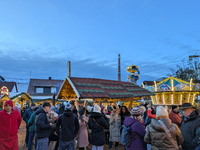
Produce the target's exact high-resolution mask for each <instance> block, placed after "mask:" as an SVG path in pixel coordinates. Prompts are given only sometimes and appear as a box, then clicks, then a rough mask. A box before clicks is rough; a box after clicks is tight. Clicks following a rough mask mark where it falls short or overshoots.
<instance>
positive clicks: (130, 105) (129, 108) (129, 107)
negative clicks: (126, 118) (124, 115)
mask: <svg viewBox="0 0 200 150" xmlns="http://www.w3.org/2000/svg"><path fill="white" fill-rule="evenodd" d="M132 104H133V100H131V101H130V104H129V106H128V110H129V111H131V107H132Z"/></svg>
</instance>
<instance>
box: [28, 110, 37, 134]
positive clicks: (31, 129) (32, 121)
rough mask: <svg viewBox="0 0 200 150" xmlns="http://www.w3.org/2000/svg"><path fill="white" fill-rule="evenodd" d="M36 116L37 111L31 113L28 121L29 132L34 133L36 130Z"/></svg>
mask: <svg viewBox="0 0 200 150" xmlns="http://www.w3.org/2000/svg"><path fill="white" fill-rule="evenodd" d="M35 118H36V114H35V112H34V113H33V114H32V115H31V118H30V119H29V121H28V124H27V125H28V126H29V132H31V133H33V132H35Z"/></svg>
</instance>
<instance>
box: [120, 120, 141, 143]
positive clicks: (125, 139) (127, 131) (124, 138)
mask: <svg viewBox="0 0 200 150" xmlns="http://www.w3.org/2000/svg"><path fill="white" fill-rule="evenodd" d="M131 125H132V124H131ZM131 125H130V126H131ZM130 126H128V127H126V126H125V125H122V127H123V129H122V135H121V142H122V144H123V145H124V146H125V147H128V146H129V145H130V144H131V142H132V141H133V140H134V139H136V138H137V137H138V135H136V136H135V137H134V138H131V127H130Z"/></svg>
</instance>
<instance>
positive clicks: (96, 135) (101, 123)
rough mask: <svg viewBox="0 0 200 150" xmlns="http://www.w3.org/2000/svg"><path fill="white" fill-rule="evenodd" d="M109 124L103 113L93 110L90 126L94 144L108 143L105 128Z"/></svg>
mask: <svg viewBox="0 0 200 150" xmlns="http://www.w3.org/2000/svg"><path fill="white" fill-rule="evenodd" d="M93 119H94V120H93ZM95 121H96V122H95ZM97 124H98V125H97ZM108 126H109V124H108V123H107V122H106V120H105V119H104V117H103V115H102V114H101V113H97V112H91V114H90V117H89V128H90V129H91V130H92V133H91V144H92V145H96V146H103V145H104V144H105V143H106V141H105V133H104V128H108Z"/></svg>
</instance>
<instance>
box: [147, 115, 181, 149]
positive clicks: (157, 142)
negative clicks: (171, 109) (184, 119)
mask: <svg viewBox="0 0 200 150" xmlns="http://www.w3.org/2000/svg"><path fill="white" fill-rule="evenodd" d="M160 120H161V121H162V122H163V123H164V124H165V126H166V127H167V128H168V129H169V131H170V133H171V135H172V137H173V139H174V140H175V141H176V143H177V145H182V143H183V141H184V139H183V136H182V134H181V131H180V129H179V127H178V126H177V125H176V124H174V123H172V122H171V120H170V119H168V118H161V119H160ZM144 141H145V142H146V143H148V144H151V149H152V150H176V149H175V147H174V145H173V144H172V143H171V141H170V140H169V137H168V136H167V134H166V132H165V130H164V129H163V128H162V126H161V124H160V123H159V122H158V120H156V119H151V124H150V125H148V126H147V129H146V135H145V137H144Z"/></svg>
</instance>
